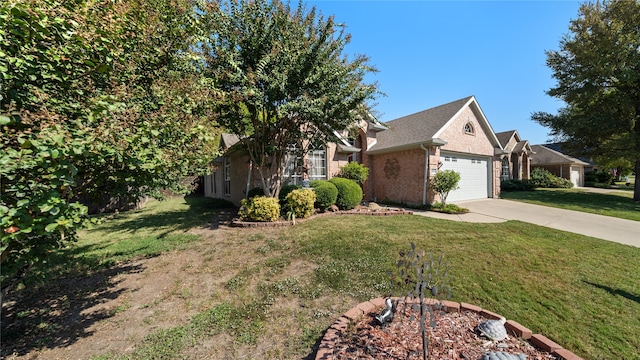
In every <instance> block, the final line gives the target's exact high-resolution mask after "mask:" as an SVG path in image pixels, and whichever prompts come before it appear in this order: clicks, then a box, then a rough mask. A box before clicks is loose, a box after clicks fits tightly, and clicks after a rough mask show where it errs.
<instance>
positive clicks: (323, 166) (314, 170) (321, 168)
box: [307, 149, 327, 180]
mask: <svg viewBox="0 0 640 360" xmlns="http://www.w3.org/2000/svg"><path fill="white" fill-rule="evenodd" d="M326 154H327V152H326V150H324V149H320V150H310V151H309V153H308V154H307V163H308V164H309V167H310V169H309V170H308V174H309V180H326V179H327V156H326Z"/></svg>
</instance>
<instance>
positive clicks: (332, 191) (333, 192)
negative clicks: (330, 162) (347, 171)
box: [309, 180, 338, 210]
mask: <svg viewBox="0 0 640 360" xmlns="http://www.w3.org/2000/svg"><path fill="white" fill-rule="evenodd" d="M309 185H310V186H311V188H313V191H314V192H315V193H316V203H315V207H316V208H318V209H320V210H325V209H327V208H329V207H330V206H331V205H334V204H335V203H336V200H338V188H337V187H336V186H335V185H333V183H331V182H329V181H327V180H314V181H312V182H311V183H310V184H309Z"/></svg>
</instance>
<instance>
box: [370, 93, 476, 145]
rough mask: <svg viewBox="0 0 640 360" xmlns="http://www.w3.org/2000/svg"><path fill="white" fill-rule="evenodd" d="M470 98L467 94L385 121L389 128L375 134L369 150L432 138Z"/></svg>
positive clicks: (414, 143)
mask: <svg viewBox="0 0 640 360" xmlns="http://www.w3.org/2000/svg"><path fill="white" fill-rule="evenodd" d="M471 98H472V96H468V97H466V98H463V99H460V100H456V101H453V102H450V103H447V104H444V105H440V106H436V107H434V108H431V109H427V110H424V111H421V112H417V113H415V114H411V115H407V116H403V117H401V118H398V119H395V120H391V121H388V122H386V123H385V125H386V126H387V127H388V128H389V129H388V130H385V131H381V132H379V133H378V134H377V143H376V144H375V145H374V146H373V147H372V148H371V149H370V151H381V150H386V149H393V148H397V147H401V146H410V145H416V144H420V143H424V142H426V141H428V140H430V139H432V138H433V137H434V135H435V134H436V133H437V132H438V130H440V129H441V128H442V127H443V126H444V125H445V124H446V123H447V122H448V121H449V120H450V119H451V118H452V117H453V116H454V115H455V114H456V113H457V112H458V111H459V110H460V109H461V108H462V107H463V106H464V105H465V104H466V103H467V102H468V101H469V100H470V99H471Z"/></svg>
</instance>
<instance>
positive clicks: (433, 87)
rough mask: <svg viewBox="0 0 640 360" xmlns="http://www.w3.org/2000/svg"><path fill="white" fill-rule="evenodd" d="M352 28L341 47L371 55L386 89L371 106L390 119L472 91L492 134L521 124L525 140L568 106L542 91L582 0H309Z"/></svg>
mask: <svg viewBox="0 0 640 360" xmlns="http://www.w3.org/2000/svg"><path fill="white" fill-rule="evenodd" d="M306 3H307V6H308V7H309V8H310V7H311V6H316V8H317V9H318V10H320V11H321V12H322V14H323V15H325V16H329V15H335V18H336V21H337V22H339V23H345V24H346V31H347V32H348V33H350V34H351V35H352V39H351V44H349V46H348V47H347V50H346V51H347V54H364V55H367V56H369V57H370V59H371V64H373V65H374V66H375V67H376V68H377V69H378V70H379V72H378V73H377V74H375V75H373V76H371V77H370V78H369V79H368V80H369V81H377V82H378V84H379V88H380V90H381V91H382V92H384V93H386V95H387V96H385V97H380V98H379V99H378V101H377V103H378V104H377V106H376V107H375V109H376V110H377V111H378V112H379V113H380V116H379V120H381V121H389V120H393V119H396V118H398V117H401V116H404V115H409V114H412V113H415V112H418V111H422V110H425V109H428V108H431V107H434V106H438V105H441V104H445V103H448V102H451V101H454V100H458V99H461V98H463V97H466V96H469V95H474V96H475V97H476V99H477V100H478V103H479V104H480V107H481V108H482V110H483V112H484V114H485V115H486V117H487V119H488V120H489V122H490V123H491V126H492V127H493V130H494V131H495V132H501V131H507V130H518V133H519V134H520V136H521V137H522V138H523V139H526V140H529V142H530V143H531V144H541V143H545V142H549V140H551V139H550V138H549V137H548V129H547V128H544V127H542V126H540V125H538V124H537V123H535V122H533V121H532V120H531V114H532V113H533V112H536V111H546V112H550V113H556V111H557V110H558V109H559V108H561V107H563V106H564V103H563V102H561V101H558V100H557V99H555V98H552V97H550V96H548V95H546V94H545V92H546V91H547V90H549V89H550V88H551V87H552V86H554V85H555V83H556V81H555V79H553V78H552V76H551V75H552V73H551V70H550V69H549V68H548V67H547V66H546V55H545V51H546V50H556V49H558V47H559V43H560V40H561V39H562V36H563V35H564V34H568V33H569V23H570V20H572V19H575V18H577V16H578V9H579V7H580V4H581V2H578V1H566V0H565V1H515V0H514V1H372V0H368V1H365V0H361V1H354V0H351V1H349V0H345V1H337V0H315V1H311V0H309V1H307V2H306Z"/></svg>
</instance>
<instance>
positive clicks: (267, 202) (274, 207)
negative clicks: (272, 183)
mask: <svg viewBox="0 0 640 360" xmlns="http://www.w3.org/2000/svg"><path fill="white" fill-rule="evenodd" d="M238 217H239V218H240V220H252V221H276V220H278V218H279V217H280V203H279V202H278V199H276V198H272V197H266V196H256V197H252V198H250V199H248V200H247V199H242V200H240V210H239V211H238Z"/></svg>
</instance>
